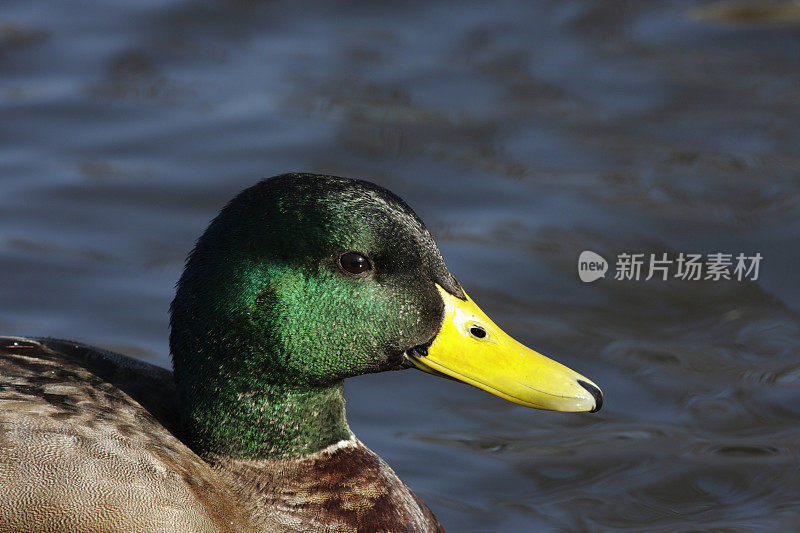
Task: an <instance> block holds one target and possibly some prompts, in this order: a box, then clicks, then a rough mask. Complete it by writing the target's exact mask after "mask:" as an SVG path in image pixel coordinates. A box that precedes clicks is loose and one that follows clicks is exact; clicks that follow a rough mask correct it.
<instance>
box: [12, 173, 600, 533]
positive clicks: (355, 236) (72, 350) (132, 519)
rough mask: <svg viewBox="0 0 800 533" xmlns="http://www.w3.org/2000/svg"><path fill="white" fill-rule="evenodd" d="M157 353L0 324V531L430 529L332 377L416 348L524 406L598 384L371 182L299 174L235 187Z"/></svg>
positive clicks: (433, 367) (549, 404)
mask: <svg viewBox="0 0 800 533" xmlns="http://www.w3.org/2000/svg"><path fill="white" fill-rule="evenodd" d="M170 325H171V334H170V350H171V354H172V362H173V368H174V378H173V373H170V372H169V371H167V370H165V369H162V368H159V367H156V366H153V365H150V364H147V363H144V362H141V361H137V360H134V359H130V358H128V357H125V356H123V355H119V354H115V353H111V352H108V351H104V350H101V349H98V348H93V347H91V346H86V345H82V344H79V343H74V342H69V341H63V340H54V339H31V338H22V337H2V338H0V531H3V532H7V531H13V532H15V533H20V532H26V531H31V532H43V531H53V532H67V531H69V532H78V531H80V532H83V531H86V532H98V531H109V532H110V531H114V532H117V531H120V532H122V531H124V532H130V531H148V532H149V531H169V532H191V533H200V532H207V531H208V532H211V531H269V532H272V531H391V532H398V531H441V530H442V529H441V526H440V525H439V522H438V521H437V519H436V518H435V517H434V515H433V513H431V511H430V510H429V509H428V507H427V506H426V505H425V504H424V503H423V502H422V501H421V500H420V499H419V498H418V497H417V496H416V495H415V494H414V493H413V492H412V491H411V489H409V488H408V486H406V485H405V484H404V483H403V482H402V481H400V479H398V477H397V476H396V475H395V473H394V472H393V471H392V469H391V468H390V467H389V466H388V465H387V464H386V463H385V462H384V461H383V460H382V459H381V458H380V457H378V456H377V455H376V454H375V453H373V452H372V451H370V449H369V448H367V447H366V446H364V445H363V444H362V443H361V442H360V441H359V440H358V439H357V438H356V437H355V436H354V435H353V433H352V432H351V431H350V429H349V427H348V425H347V419H346V417H345V401H344V396H343V391H342V387H343V385H342V384H343V380H344V379H345V378H347V377H350V376H356V375H359V374H366V373H370V372H382V371H385V370H402V369H407V368H412V367H416V368H418V369H420V370H423V371H425V372H428V373H430V374H434V375H437V376H443V377H448V378H451V379H455V380H459V381H462V382H465V383H468V384H470V385H474V386H475V387H478V388H481V389H483V390H485V391H488V392H490V393H492V394H495V395H497V396H500V397H502V398H505V399H507V400H510V401H512V402H515V403H518V404H521V405H525V406H528V407H534V408H538V409H552V410H559V411H596V410H598V409H599V408H600V406H601V404H602V395H601V393H600V389H599V388H598V387H597V386H596V385H595V384H594V383H592V382H591V381H590V380H588V379H587V378H585V377H583V376H581V375H580V374H578V373H576V372H574V371H572V370H570V369H568V368H566V367H565V366H562V365H561V364H559V363H556V362H554V361H552V360H550V359H548V358H546V357H544V356H542V355H540V354H539V353H537V352H535V351H533V350H531V349H529V348H527V347H525V346H523V345H522V344H520V343H518V342H517V341H515V340H514V339H512V338H511V337H509V336H508V335H507V334H506V333H504V332H503V331H502V330H501V329H500V328H498V327H497V326H496V325H495V324H494V323H493V322H492V321H491V320H490V319H489V318H488V317H487V316H486V315H485V314H484V313H483V312H482V311H481V310H480V309H479V308H478V307H477V306H476V305H475V303H474V302H473V301H472V300H471V299H470V298H469V296H467V294H466V293H465V292H464V290H463V289H462V287H461V285H460V284H459V283H458V281H456V279H455V278H454V277H453V276H452V274H450V272H449V271H448V270H447V267H445V263H444V261H443V259H442V256H441V254H440V252H439V250H438V248H437V247H436V244H435V243H434V241H433V238H432V237H431V235H430V234H429V232H428V230H427V229H426V228H425V225H424V224H423V223H422V221H421V220H420V219H419V218H418V217H417V215H416V214H415V213H414V211H412V210H411V208H410V207H409V206H408V205H406V204H405V202H403V201H402V200H401V199H400V198H398V197H397V196H395V195H394V194H392V193H391V192H389V191H387V190H385V189H383V188H381V187H379V186H377V185H374V184H372V183H369V182H366V181H359V180H352V179H346V178H339V177H333V176H319V175H311V174H287V175H282V176H277V177H274V178H270V179H266V180H263V181H261V182H259V183H257V184H256V185H254V186H253V187H250V188H249V189H246V190H245V191H243V192H242V193H240V194H239V195H238V196H236V197H235V198H234V199H233V200H232V201H231V202H230V203H228V205H227V206H225V208H224V209H222V211H221V212H220V213H219V215H218V216H217V217H216V218H215V219H214V220H213V221H212V222H211V224H210V225H209V226H208V229H206V231H205V233H203V235H202V236H201V237H200V239H199V240H198V241H197V244H196V246H195V248H194V250H193V251H192V252H191V254H190V255H189V258H188V260H187V262H186V267H185V270H184V272H183V275H182V276H181V278H180V281H179V282H178V285H177V293H176V296H175V299H174V301H173V302H172V306H171V324H170Z"/></svg>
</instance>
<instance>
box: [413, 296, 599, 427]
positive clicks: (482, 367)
mask: <svg viewBox="0 0 800 533" xmlns="http://www.w3.org/2000/svg"><path fill="white" fill-rule="evenodd" d="M436 287H437V288H438V289H439V293H441V295H442V299H443V300H444V318H443V320H442V327H441V329H440V330H439V333H438V334H437V335H436V337H434V339H433V342H432V343H431V344H430V346H428V348H427V353H425V351H424V350H422V349H415V350H411V351H409V352H408V353H407V356H408V358H409V359H410V360H411V362H412V363H413V364H414V366H416V367H417V368H419V369H420V370H423V371H425V372H428V373H430V374H435V375H439V376H444V377H449V378H453V379H455V380H458V381H463V382H464V383H468V384H470V385H473V386H475V387H478V388H479V389H483V390H485V391H486V392H490V393H492V394H494V395H495V396H499V397H501V398H505V399H506V400H509V401H511V402H514V403H518V404H520V405H524V406H526V407H533V408H536V409H548V410H551V411H590V412H595V411H597V410H599V409H600V407H601V406H602V405H603V394H602V392H600V388H599V387H598V386H597V385H595V384H594V383H592V381H590V380H588V379H586V378H585V377H583V376H582V375H580V374H578V373H577V372H575V371H574V370H570V369H569V368H567V367H565V366H564V365H562V364H561V363H557V362H555V361H553V360H552V359H548V358H547V357H545V356H543V355H542V354H540V353H538V352H535V351H533V350H531V349H530V348H528V347H527V346H525V345H523V344H521V343H519V342H517V341H515V340H514V339H513V338H511V337H510V336H509V335H508V334H506V333H505V332H504V331H503V330H501V329H500V328H499V327H497V326H496V325H495V323H494V322H492V321H491V320H490V319H489V317H488V316H486V314H485V313H484V312H483V311H481V309H480V308H479V307H478V306H477V305H475V302H473V301H472V299H470V297H469V296H467V295H466V293H465V294H464V296H465V299H464V300H461V299H460V298H457V297H455V296H453V295H452V294H450V293H449V292H447V291H445V290H444V289H442V288H441V287H439V286H438V285H437V286H436Z"/></svg>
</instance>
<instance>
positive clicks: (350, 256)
mask: <svg viewBox="0 0 800 533" xmlns="http://www.w3.org/2000/svg"><path fill="white" fill-rule="evenodd" d="M339 266H340V267H341V268H342V270H344V271H345V272H347V273H348V274H352V275H353V276H359V275H361V274H363V273H365V272H367V271H369V270H372V265H371V264H370V262H369V259H367V258H366V257H364V256H363V255H361V254H360V253H358V252H347V253H345V254H342V256H341V257H340V258H339Z"/></svg>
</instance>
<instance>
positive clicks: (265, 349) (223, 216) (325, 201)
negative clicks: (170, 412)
mask: <svg viewBox="0 0 800 533" xmlns="http://www.w3.org/2000/svg"><path fill="white" fill-rule="evenodd" d="M437 284H438V285H439V286H441V287H444V288H446V289H447V290H448V291H451V292H452V293H453V294H456V295H461V289H460V287H459V285H458V282H456V280H455V279H454V278H453V276H452V275H451V274H450V273H449V272H448V271H447V268H446V267H445V264H444V261H443V260H442V257H441V254H440V253H439V250H438V249H437V247H436V245H435V243H434V242H433V239H432V238H431V236H430V234H429V233H428V231H427V230H426V228H425V226H424V224H423V223H422V221H421V220H420V219H419V218H418V217H417V216H416V215H415V214H414V212H413V211H412V210H411V208H409V207H408V205H406V204H405V202H403V201H402V200H401V199H400V198H398V197H397V196H395V195H394V194H392V193H391V192H389V191H387V190H385V189H383V188H381V187H378V186H377V185H374V184H372V183H368V182H364V181H359V180H352V179H345V178H338V177H332V176H316V175H309V174H287V175H283V176H278V177H275V178H271V179H266V180H263V181H261V182H259V183H258V184H256V185H255V186H253V187H250V188H249V189H246V190H245V191H243V192H242V193H241V194H239V195H238V196H237V197H236V198H234V199H233V200H232V201H231V202H230V203H229V204H228V205H227V206H226V207H225V208H224V209H223V210H222V211H221V212H220V214H219V216H217V217H216V218H215V219H214V220H213V221H212V222H211V224H210V225H209V227H208V229H207V230H206V231H205V233H204V234H203V236H202V237H200V239H199V241H198V242H197V245H196V247H195V249H194V251H193V252H192V254H191V255H190V257H189V259H188V261H187V264H186V269H185V271H184V273H183V276H182V277H181V279H180V281H179V283H178V290H177V295H176V297H175V300H174V301H173V304H172V321H171V325H172V333H171V336H170V345H171V350H172V355H173V363H174V368H175V373H176V378H177V380H178V383H179V389H180V393H181V397H182V400H183V402H184V406H185V409H186V413H185V414H186V415H187V420H186V422H187V425H188V429H189V431H190V433H193V439H194V440H195V441H199V444H198V445H199V446H200V447H201V448H211V449H217V448H227V447H228V445H227V444H224V443H222V442H218V441H220V440H221V439H222V440H225V439H226V438H227V436H226V435H224V434H217V433H219V432H220V431H221V430H222V429H225V428H221V426H220V424H221V420H220V419H222V420H224V419H225V418H227V416H226V413H224V412H222V410H220V409H218V408H217V407H216V406H218V405H220V402H222V403H223V404H225V409H232V408H234V407H233V406H232V405H231V404H235V403H237V402H241V401H244V402H250V401H252V400H253V398H252V397H253V396H255V397H257V398H256V399H255V401H256V402H269V401H273V400H274V398H272V397H266V396H270V395H269V394H267V395H266V396H265V397H262V396H264V392H265V391H275V393H276V394H277V393H278V391H281V392H282V391H285V390H292V391H301V392H306V391H308V392H313V391H320V390H323V389H327V388H330V387H332V386H337V385H339V384H340V383H341V381H342V379H344V378H346V377H350V376H355V375H359V374H365V373H370V372H380V371H383V370H397V369H401V368H403V367H404V366H408V362H407V360H405V359H404V352H406V351H407V350H409V349H410V348H412V347H414V346H417V345H422V344H425V343H427V342H429V341H430V340H431V339H432V338H433V337H434V335H435V334H436V332H437V331H438V329H439V326H440V323H441V320H442V313H443V302H442V298H441V296H440V295H439V292H438V290H437V288H436V285H437ZM237 398H238V399H242V398H244V399H242V400H237ZM217 417H218V418H220V419H216V418H217ZM212 419H213V420H212ZM237 423H238V424H240V425H242V424H244V425H246V422H245V421H238V422H237ZM222 425H223V426H224V425H225V424H224V423H223V424H222ZM229 429H231V433H234V432H235V431H234V429H235V430H239V429H241V428H229ZM264 429H267V428H264ZM342 435H343V433H342V432H341V431H340V432H338V433H337V435H336V437H341V436H342ZM245 440H247V439H245ZM323 440H325V439H323ZM327 440H333V441H335V439H334V438H331V439H327Z"/></svg>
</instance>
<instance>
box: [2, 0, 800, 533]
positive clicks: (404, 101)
mask: <svg viewBox="0 0 800 533" xmlns="http://www.w3.org/2000/svg"><path fill="white" fill-rule="evenodd" d="M707 5H708V3H707V2H703V3H701V2H679V1H675V2H671V1H670V2H667V1H659V2H588V1H587V2H555V1H553V2H523V1H520V2H494V3H492V4H491V5H489V4H486V3H479V2H475V3H466V2H452V3H445V2H434V1H428V2H411V3H399V2H398V3H370V2H346V3H340V4H338V5H336V6H332V5H330V4H327V3H304V4H303V6H302V7H298V6H297V5H296V4H295V3H290V2H249V1H237V2H234V1H217V2H212V1H207V2H197V1H185V2H177V1H173V2H163V1H159V2H154V1H151V2H146V1H137V2H132V1H128V2H112V1H108V2H101V3H89V2H73V1H63V2H35V1H30V0H26V1H16V0H6V1H5V2H3V4H2V6H0V331H1V332H4V333H14V334H28V335H50V336H56V337H68V338H73V339H77V340H82V341H85V342H89V343H92V344H97V345H101V346H105V347H109V348H112V349H115V350H118V351H121V352H123V353H127V354H130V355H134V356H136V357H140V358H142V359H145V360H148V361H151V362H155V363H157V364H161V365H165V366H166V365H168V361H169V358H168V349H167V334H168V330H167V320H168V317H167V308H168V305H169V302H170V300H171V298H172V292H173V285H174V283H175V281H176V280H177V278H178V276H179V274H180V271H181V268H182V263H183V259H184V257H185V255H186V253H187V252H188V251H189V250H190V248H191V246H192V245H193V242H194V239H195V238H196V237H197V236H198V235H199V234H200V232H202V230H203V229H204V228H205V226H206V224H207V223H208V221H209V220H210V219H211V218H212V217H213V216H214V214H215V213H216V211H217V210H218V209H219V208H220V207H221V206H222V205H223V204H224V203H225V202H226V201H227V199H229V198H230V197H232V196H233V195H234V194H236V193H237V192H238V191H239V190H241V189H243V188H244V187H247V186H249V185H251V184H252V183H254V182H255V181H256V180H258V179H260V178H262V177H266V176H270V175H274V174H278V173H282V172H286V171H293V170H303V171H313V172H324V173H331V174H338V175H344V176H351V177H360V178H364V179H369V180H372V181H375V182H377V183H379V184H381V185H384V186H386V187H388V188H390V189H392V190H393V191H394V192H396V193H398V194H399V195H400V196H402V197H403V198H405V199H406V200H407V201H408V202H409V203H410V204H411V205H412V206H413V207H414V208H415V209H416V210H417V211H418V213H419V214H420V215H421V216H422V218H423V219H424V220H425V221H426V223H427V224H428V225H429V227H430V228H431V230H432V231H433V233H434V235H435V236H436V238H437V242H438V243H439V245H440V247H441V249H442V252H443V254H444V257H445V259H446V261H447V264H448V266H449V267H450V270H451V271H452V272H453V273H454V274H455V275H456V276H457V277H458V278H459V280H460V281H461V282H462V284H463V285H464V287H465V288H466V289H467V290H468V291H469V292H470V294H471V296H472V297H473V298H474V299H475V300H476V301H477V302H478V303H479V304H480V305H481V306H482V307H483V308H484V309H485V310H486V311H487V312H488V313H489V314H490V316H493V317H494V318H495V321H496V322H498V323H499V324H500V325H501V326H503V327H504V328H505V329H506V330H507V331H509V332H510V333H511V334H512V335H514V336H516V337H517V338H519V339H520V340H521V341H523V342H525V343H526V344H528V345H530V346H532V347H535V348H537V349H538V350H539V351H542V352H544V353H546V354H549V355H551V356H553V357H554V358H556V359H558V360H560V361H562V362H563V363H565V364H567V365H568V366H571V367H573V368H575V369H576V370H578V371H580V372H581V373H583V374H585V375H587V376H588V377H590V378H592V379H593V380H594V381H596V382H597V383H598V384H599V385H601V387H602V388H603V390H604V392H605V397H606V403H605V407H604V409H603V410H602V411H601V412H599V413H596V414H564V413H548V412H541V411H532V410H528V409H525V408H523V407H518V406H515V405H513V404H510V403H507V402H504V401H503V400H500V399H498V398H495V397H492V396H489V395H488V394H486V393H483V392H481V391H478V390H475V389H472V388H469V387H466V386H463V385H459V384H457V383H452V382H449V381H446V380H441V379H437V378H435V377H433V376H429V375H425V374H422V373H420V372H416V371H406V372H395V373H389V374H381V375H373V376H364V377H360V378H355V379H353V380H350V381H349V382H348V383H347V385H346V390H347V397H348V413H349V418H350V421H351V426H352V428H353V429H354V430H355V431H356V433H357V434H358V435H359V437H360V438H361V439H362V440H363V441H364V442H365V443H366V444H367V445H369V446H371V447H372V448H373V449H375V450H376V451H378V452H379V453H380V454H381V455H382V456H383V457H384V458H385V459H386V460H387V461H388V462H389V463H390V464H391V465H392V466H393V467H394V468H395V469H396V470H397V472H398V473H399V474H400V476H401V477H402V478H403V479H404V480H405V481H407V482H408V483H409V485H411V486H412V488H414V489H415V490H416V491H417V492H418V493H419V494H420V495H421V496H422V497H423V499H425V500H426V501H427V502H428V503H429V504H430V506H431V508H432V509H433V510H434V511H435V512H436V514H437V515H438V516H439V517H440V519H441V521H442V523H443V524H444V525H445V527H447V528H448V529H449V530H450V531H513V532H516V531H531V530H534V529H536V528H539V529H540V530H553V531H585V530H604V529H609V528H614V529H620V530H641V529H649V530H654V531H675V530H690V529H705V530H708V529H718V530H720V529H721V530H726V531H730V530H740V531H753V530H763V531H778V530H787V529H794V528H796V527H797V524H798V523H800V481H798V480H799V479H800V463H799V462H798V457H800V430H798V425H799V423H800V320H799V319H798V311H799V310H800V282H798V275H797V272H798V271H800V252H798V235H799V234H800V152H799V151H798V141H799V140H800V99H798V89H799V88H800V69H799V68H798V65H800V24H799V23H798V21H797V19H796V17H795V15H796V13H795V12H794V11H793V8H791V7H787V8H785V9H784V10H778V11H777V14H776V13H772V12H770V13H768V14H767V15H764V14H763V13H761V14H759V13H758V12H755V13H750V15H747V16H744V17H743V18H739V19H737V20H735V21H734V22H737V23H736V24H732V23H731V22H730V20H726V19H729V18H730V17H728V16H726V9H727V8H724V7H723V8H720V9H716V8H715V9H716V11H714V10H713V9H712V10H711V11H710V12H709V11H702V12H699V13H698V11H697V7H698V6H707ZM728 14H730V13H728ZM583 250H593V251H596V252H598V253H600V254H602V255H603V256H605V257H606V258H607V259H609V260H610V261H612V263H613V261H614V258H615V256H616V255H617V254H619V253H623V252H627V253H645V254H651V253H654V254H661V253H668V254H669V255H670V256H677V254H679V253H681V252H684V253H702V254H709V253H716V252H723V253H731V254H734V255H735V254H738V253H740V252H741V253H745V254H748V255H750V254H755V253H760V254H761V255H762V256H763V261H762V263H761V269H760V275H759V278H758V279H757V280H756V281H751V280H748V281H741V282H738V281H719V282H713V281H680V280H670V281H666V282H665V281H658V280H655V279H653V280H650V281H643V280H640V281H638V282H637V281H627V282H625V281H615V280H614V279H613V270H614V265H613V264H612V265H611V270H610V271H609V273H608V275H607V277H606V279H601V280H598V281H596V282H594V283H591V284H584V283H582V282H581V281H580V280H579V279H578V275H577V272H576V263H577V257H578V255H579V254H580V252H581V251H583Z"/></svg>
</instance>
